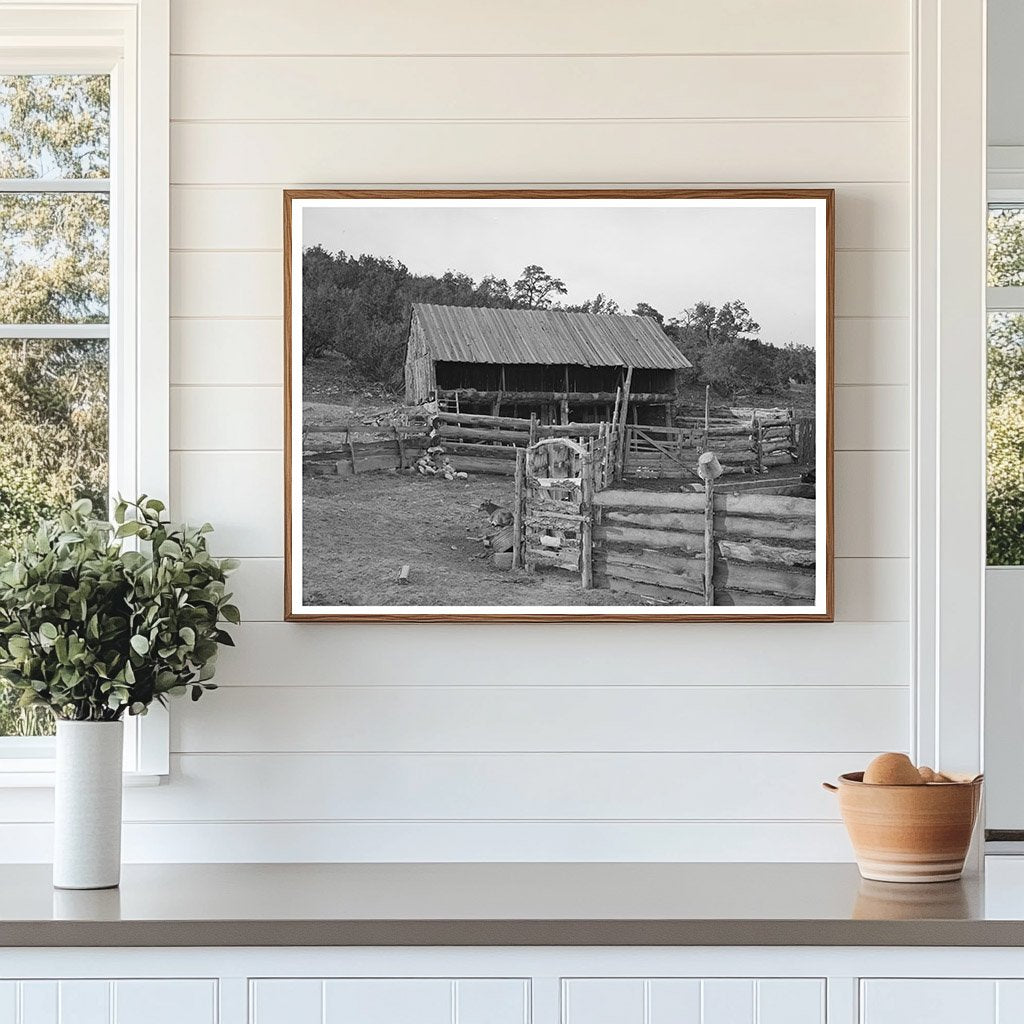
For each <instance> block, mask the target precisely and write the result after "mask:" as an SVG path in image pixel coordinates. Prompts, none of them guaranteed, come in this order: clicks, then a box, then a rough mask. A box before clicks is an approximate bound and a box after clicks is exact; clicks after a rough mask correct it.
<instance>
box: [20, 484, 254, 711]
mask: <svg viewBox="0 0 1024 1024" xmlns="http://www.w3.org/2000/svg"><path fill="white" fill-rule="evenodd" d="M163 513H164V505H163V503H162V502H160V501H158V500H156V499H155V498H147V497H145V496H143V497H141V498H139V499H138V500H137V501H133V502H129V501H123V500H122V501H119V502H118V504H117V506H116V508H115V510H114V523H113V524H111V523H107V522H103V521H101V520H98V519H95V518H93V516H92V505H91V503H90V502H89V501H88V500H84V499H83V500H81V501H77V502H75V503H74V504H73V505H72V506H71V507H70V508H69V509H67V510H65V511H62V512H61V513H60V515H59V516H57V517H56V518H54V519H52V520H43V521H40V523H39V527H38V529H37V530H36V531H35V532H34V533H30V534H27V535H25V536H24V537H23V538H22V539H21V540H20V541H19V542H18V543H17V544H15V546H14V547H13V549H0V678H3V679H4V680H6V681H7V683H9V684H10V685H11V686H12V687H14V688H15V689H16V690H18V691H20V700H19V703H20V705H21V706H22V707H24V708H38V707H40V706H44V707H47V708H49V709H50V710H51V711H52V712H53V714H54V715H55V716H56V717H57V718H63V719H70V720H73V721H101V722H110V721H117V720H118V719H120V718H121V717H122V715H124V714H125V712H128V713H129V714H133V715H138V714H145V713H146V710H147V709H148V708H149V705H150V704H152V703H153V701H158V702H159V703H161V704H166V703H167V698H168V696H169V695H171V696H178V695H183V694H185V693H188V694H190V695H191V697H192V699H193V700H198V699H199V697H200V696H201V695H202V692H203V690H212V689H215V686H214V684H213V683H211V682H209V680H210V679H211V678H212V677H213V674H214V669H215V664H216V658H217V651H218V649H219V645H222V644H226V645H228V646H233V645H234V641H233V640H232V639H231V636H230V635H229V634H228V633H227V632H226V631H225V630H224V629H222V628H221V624H222V622H224V621H226V622H229V623H235V624H237V623H238V621H239V612H238V609H237V608H236V607H235V606H234V605H233V604H231V595H230V594H228V593H226V587H225V584H226V581H227V575H228V573H230V572H231V571H232V570H233V569H235V568H237V567H238V562H237V561H235V560H234V559H216V558H214V557H213V556H212V555H211V554H210V553H209V551H208V550H207V546H206V535H207V534H208V533H210V532H211V531H212V529H213V527H211V526H210V524H209V523H205V524H204V525H202V526H200V527H198V528H193V527H188V526H176V525H175V526H172V524H171V523H170V522H168V520H167V519H166V518H165V517H164V515H163ZM129 538H137V540H138V542H139V548H140V550H129V549H127V548H128V544H134V543H135V541H129Z"/></svg>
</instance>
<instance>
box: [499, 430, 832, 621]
mask: <svg viewBox="0 0 1024 1024" xmlns="http://www.w3.org/2000/svg"><path fill="white" fill-rule="evenodd" d="M592 444H593V443H591V445H587V446H585V445H584V444H582V443H580V442H577V441H573V440H571V439H566V438H546V439H545V440H543V441H540V442H538V443H537V444H535V445H531V446H530V447H529V448H528V449H526V451H525V452H523V453H521V455H520V457H519V458H518V460H517V464H516V492H515V500H514V504H513V516H514V547H513V565H514V566H515V567H520V566H521V567H523V568H526V569H527V570H528V571H535V570H536V569H538V568H543V567H552V568H558V569H562V570H565V571H570V572H578V573H579V574H580V582H581V585H582V586H583V587H584V589H590V588H591V587H600V588H607V589H610V590H614V591H617V592H622V593H628V594H632V595H635V596H637V597H639V598H642V599H643V600H645V601H648V602H654V603H661V604H684V605H795V604H810V603H812V602H813V601H814V598H815V593H816V582H817V577H816V572H815V560H816V543H815V541H816V536H815V532H816V515H815V505H816V503H815V501H814V499H811V498H797V497H790V496H786V495H776V494H763V493H762V494H758V493H750V494H743V493H737V492H725V491H718V492H716V490H715V483H714V480H713V479H712V480H708V481H706V482H705V485H704V490H703V493H701V492H700V491H692V492H656V491H642V490H621V489H608V488H609V485H610V483H611V473H610V462H611V460H610V459H608V458H603V459H602V458H599V457H597V454H596V453H595V452H594V451H593V450H592Z"/></svg>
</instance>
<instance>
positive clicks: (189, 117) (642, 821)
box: [0, 0, 912, 860]
mask: <svg viewBox="0 0 1024 1024" xmlns="http://www.w3.org/2000/svg"><path fill="white" fill-rule="evenodd" d="M910 7H911V4H910V0H835V2H832V3H828V4H823V3H821V0H787V2H786V3H785V4H777V3H776V4H766V3H763V2H761V0H722V2H717V3H707V2H703V0H685V2H679V0H648V2H645V3H641V4H624V3H612V2H599V3H594V2H592V0H586V2H584V0H576V2H570V3H561V4H550V3H542V2H540V0H524V2H520V3H518V4H516V5H514V7H509V6H508V5H489V4H486V3H484V4H481V3H480V2H479V0H473V2H470V0H442V2H438V3H433V4H422V3H419V2H417V0H400V2H389V3H387V4H370V3H365V2H357V0H346V2H340V3H339V2H336V0H290V2H289V3H281V2H280V0H249V2H243V0H172V40H173V42H172V46H173V57H172V125H171V145H172V148H171V180H172V195H171V218H172V222H171V239H172V241H171V245H172V252H171V270H172V281H171V287H172V295H171V310H172V318H173V319H172V324H171V327H172V392H171V402H172V404H171V409H172V424H171V436H172V447H173V449H174V450H173V452H172V489H173V494H172V499H173V504H174V511H175V513H176V514H178V515H182V516H185V517H195V518H198V519H211V520H213V521H214V522H215V523H216V524H217V525H218V533H217V534H216V542H217V545H218V546H219V549H220V551H221V552H223V553H225V554H228V553H230V554H233V555H238V556H241V557H242V558H243V559H244V560H245V562H244V567H243V569H242V570H241V572H240V574H239V578H238V587H237V591H238V594H239V603H240V604H241V606H242V609H243V614H244V615H245V617H246V620H247V621H246V622H245V624H244V626H243V628H242V629H241V630H240V631H239V635H238V641H239V647H238V650H237V652H234V653H228V654H227V655H225V656H224V658H223V661H222V665H221V669H220V672H219V681H220V682H221V683H222V685H223V689H221V690H220V691H219V692H218V693H215V694H212V695H210V696H209V697H208V698H205V699H204V700H203V701H202V702H201V703H200V704H199V705H197V706H194V707H193V706H189V707H187V708H186V707H184V706H179V707H178V708H177V709H176V712H175V715H174V721H173V726H172V741H171V743H172V752H173V753H172V768H173V772H174V776H173V778H172V780H171V782H170V784H169V785H167V786H163V787H160V788H158V789H152V790H134V791H130V792H129V793H128V795H127V804H126V815H127V818H128V821H129V825H128V829H127V833H126V839H127V855H128V856H129V858H134V859H152V860H161V859H198V860H201V859H211V860H221V859H223V860H233V859H247V860H263V859H295V860H303V859H327V860H331V859H346V858H354V859H426V860H430V859H474V858H487V859H520V858H525V859H563V858H570V859H596V860H602V859H606V860H614V859H620V858H621V859H675V858H678V859H723V860H724V859H735V860H745V859H811V860H813V859H846V858H847V857H848V856H849V853H848V847H847V844H846V840H845V836H844V835H843V833H842V829H841V826H840V825H839V824H838V822H837V818H836V812H835V806H834V804H833V802H832V799H831V798H830V797H829V796H828V795H827V794H825V793H824V792H822V791H821V789H820V788H819V787H818V782H819V781H820V780H821V779H824V778H828V777H830V776H834V775H835V774H836V773H837V772H839V771H844V770H851V769H855V768H857V767H860V766H862V765H863V764H864V763H865V762H866V761H867V760H868V758H869V757H870V756H871V755H872V754H873V753H874V752H877V751H879V750H884V749H906V748H907V746H908V743H909V736H910V731H911V730H910V721H909V718H910V695H909V687H908V684H909V680H910V648H911V644H910V625H909V618H910V586H909V581H910V563H909V555H910V543H911V530H910V525H911V496H910V457H909V453H908V448H909V438H910V419H909V416H910V413H909V410H910V387H909V385H910V365H911V354H912V353H911V332H910V323H909V319H908V317H909V312H910V293H909V274H910V252H909V246H910V188H909V175H910V139H911V130H910V123H909V113H910V105H911V100H910V68H911V57H910V54H909V47H910V41H909V40H910ZM425 183H426V184H437V185H452V184H454V185H458V184H466V185H479V184H493V185H501V184H513V185H527V184H537V183H540V184H574V185H575V184H579V183H585V184H599V185H619V184H639V185H643V184H687V185H704V184H706V185H714V184H737V185H738V184H744V185H746V184H759V185H806V186H835V187H836V188H837V190H838V224H837V227H838V250H839V251H838V252H837V308H838V316H839V319H838V322H837V331H836V348H837V351H836V369H837V381H838V387H837V393H836V411H837V424H836V443H837V449H838V451H837V455H836V554H837V556H838V558H837V563H836V581H837V619H838V621H837V622H836V623H835V624H834V625H816V624H797V625H792V624H790V625H787V624H768V625H746V624H743V625H732V624H705V625H697V624H694V625H690V624H685V623H684V624H678V625H675V624H673V625H631V624H623V625H612V626H609V625H603V626H589V625H570V626H551V625H539V626H521V625H517V626H500V625H494V626H454V625H451V626H443V625H439V626H431V625H413V626H400V625H388V626H357V625H316V624H310V625H305V624H303V625H298V624H285V623H282V622H281V621H280V619H281V605H282V602H281V575H282V559H281V555H282V550H283V545H282V535H283V527H282V451H281V449H282V428H281V405H282V389H281V376H282V375H281V363H282V352H281V350H282V323H281V307H282V298H281V253H280V240H281V223H280V218H281V196H280V192H281V189H282V188H284V187H301V186H311V185H332V184H336V185H361V184H372V185H380V184H387V185H414V184H416V185H418V184H425ZM5 800H6V801H7V806H8V808H9V810H8V812H7V813H6V814H5V815H4V817H5V818H6V819H7V820H19V821H23V822H30V823H34V824H30V825H25V826H24V828H25V829H36V830H42V829H44V824H43V823H44V822H45V821H46V820H47V818H48V816H49V813H50V808H49V804H48V801H47V798H46V797H45V796H41V795H40V794H37V793H31V792H27V791H26V792H23V793H20V794H19V793H13V794H11V795H10V798H9V799H8V798H7V796H6V795H5ZM26 834H27V833H26ZM39 834H42V832H41V831H40V833H39ZM3 835H4V829H3V828H2V827H0V838H3Z"/></svg>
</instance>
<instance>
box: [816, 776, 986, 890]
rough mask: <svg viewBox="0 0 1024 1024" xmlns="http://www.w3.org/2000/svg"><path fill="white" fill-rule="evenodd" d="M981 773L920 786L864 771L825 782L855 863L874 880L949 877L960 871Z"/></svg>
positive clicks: (978, 796) (974, 819)
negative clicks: (877, 780)
mask: <svg viewBox="0 0 1024 1024" xmlns="http://www.w3.org/2000/svg"><path fill="white" fill-rule="evenodd" d="M981 783H982V777H981V776H980V775H978V776H965V777H964V778H963V779H962V780H961V781H956V782H941V783H929V784H927V785H920V786H878V785H872V784H870V783H867V782H864V773H863V772H849V773H847V774H846V775H840V776H839V785H838V786H833V785H832V784H831V783H828V782H824V783H822V785H823V786H824V787H825V789H827V790H829V791H830V792H833V793H838V794H839V812H840V814H842V816H843V824H844V825H845V826H846V831H847V833H848V834H849V836H850V842H851V843H852V844H853V852H854V854H855V855H856V857H857V867H858V868H859V869H860V873H861V875H863V877H864V878H869V879H872V880H874V881H876V882H952V881H955V880H956V879H958V878H959V877H960V875H961V874H962V873H963V869H964V860H965V859H966V858H967V851H968V849H969V848H970V845H971V836H972V835H973V833H974V825H975V823H976V822H977V820H978V808H979V807H980V805H981Z"/></svg>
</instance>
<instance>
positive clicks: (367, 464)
mask: <svg viewBox="0 0 1024 1024" xmlns="http://www.w3.org/2000/svg"><path fill="white" fill-rule="evenodd" d="M382 435H390V436H382ZM617 436H618V435H617V433H616V431H615V429H614V428H613V427H612V426H611V425H610V424H607V423H565V424H560V425H553V424H552V425H542V424H540V423H538V421H537V418H536V417H535V416H534V417H532V418H531V419H516V418H513V417H510V416H484V415H474V414H469V413H449V412H441V413H439V414H437V415H436V416H435V417H433V418H432V420H431V423H429V424H428V423H426V421H424V423H423V424H422V425H421V424H412V425H409V426H391V427H387V426H382V427H377V426H374V425H373V424H366V423H358V422H352V423H331V424H314V425H311V426H307V427H305V428H304V429H303V463H304V466H305V469H306V471H307V472H309V473H311V474H335V473H337V474H340V475H349V474H352V473H368V472H371V471H372V470H391V469H399V470H401V469H408V468H410V467H411V466H412V465H413V463H415V461H416V459H418V458H419V457H420V455H422V454H423V452H425V451H426V450H427V449H428V448H431V447H435V446H440V447H441V448H443V449H444V455H445V456H446V457H447V458H448V459H449V461H450V462H451V464H452V466H453V468H454V469H456V470H464V471H465V472H468V473H493V474H497V475H505V476H513V475H514V474H515V471H516V454H517V453H518V452H521V451H525V450H526V449H527V448H528V447H529V446H530V445H531V444H536V443H537V442H538V441H540V440H544V439H545V438H566V439H570V438H574V439H576V440H579V441H582V442H583V443H584V445H585V446H587V451H588V453H589V456H590V457H591V458H595V459H597V460H598V461H599V462H600V463H601V465H602V467H603V472H604V473H605V474H606V475H607V479H603V480H602V482H601V484H600V486H602V487H607V486H609V485H610V484H611V474H612V472H613V471H614V452H615V441H614V438H616V437H617Z"/></svg>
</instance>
